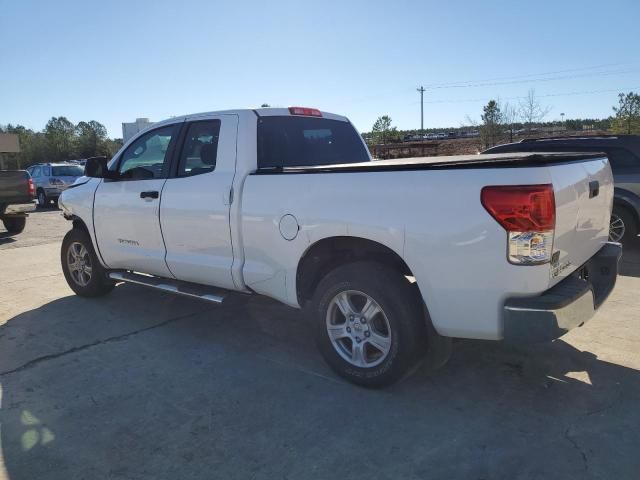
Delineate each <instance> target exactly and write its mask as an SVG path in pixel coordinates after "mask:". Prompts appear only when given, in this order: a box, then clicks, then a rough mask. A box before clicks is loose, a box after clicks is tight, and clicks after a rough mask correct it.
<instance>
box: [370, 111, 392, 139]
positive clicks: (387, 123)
mask: <svg viewBox="0 0 640 480" xmlns="http://www.w3.org/2000/svg"><path fill="white" fill-rule="evenodd" d="M371 135H372V137H373V140H374V141H375V142H376V143H387V140H389V139H390V138H392V137H397V136H398V129H397V128H396V127H392V126H391V117H389V115H383V116H382V117H378V119H377V120H376V122H375V123H374V124H373V128H372V129H371Z"/></svg>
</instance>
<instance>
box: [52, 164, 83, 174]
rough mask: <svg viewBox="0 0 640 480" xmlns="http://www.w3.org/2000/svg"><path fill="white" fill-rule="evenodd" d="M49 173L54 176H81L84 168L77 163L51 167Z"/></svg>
mask: <svg viewBox="0 0 640 480" xmlns="http://www.w3.org/2000/svg"><path fill="white" fill-rule="evenodd" d="M51 175H53V176H54V177H81V176H82V175H84V168H83V167H81V166H79V165H64V166H61V167H51Z"/></svg>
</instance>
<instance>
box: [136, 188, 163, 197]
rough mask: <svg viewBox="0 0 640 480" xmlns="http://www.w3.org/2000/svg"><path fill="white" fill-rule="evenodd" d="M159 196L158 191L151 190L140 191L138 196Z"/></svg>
mask: <svg viewBox="0 0 640 480" xmlns="http://www.w3.org/2000/svg"><path fill="white" fill-rule="evenodd" d="M159 196H160V193H159V192H157V191H155V190H154V191H151V192H140V198H158V197H159Z"/></svg>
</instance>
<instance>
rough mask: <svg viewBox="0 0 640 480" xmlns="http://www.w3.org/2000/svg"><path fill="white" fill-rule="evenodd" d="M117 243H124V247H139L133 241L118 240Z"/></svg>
mask: <svg viewBox="0 0 640 480" xmlns="http://www.w3.org/2000/svg"><path fill="white" fill-rule="evenodd" d="M118 242H120V243H124V244H126V245H131V246H132V247H139V246H140V244H139V243H138V242H136V241H135V240H127V239H125V238H119V239H118Z"/></svg>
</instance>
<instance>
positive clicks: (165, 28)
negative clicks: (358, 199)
mask: <svg viewBox="0 0 640 480" xmlns="http://www.w3.org/2000/svg"><path fill="white" fill-rule="evenodd" d="M639 47H640V2H638V1H637V0H627V1H624V0H609V1H607V2H603V1H601V0H600V1H598V0H583V1H565V0H563V1H560V0H556V1H543V0H539V1H535V2H524V1H522V2H518V1H513V0H512V1H504V2H503V1H488V0H487V1H477V0H459V1H455V2H444V1H427V0H425V1H399V0H397V1H395V2H389V1H385V2H376V1H368V2H366V1H349V0H342V1H329V0H325V1H313V2H307V1H303V0H298V1H277V0H269V1H239V0H236V1H206V0H182V1H179V2H176V1H165V0H154V1H147V2H143V1H135V0H129V1H91V0H82V1H79V0H57V1H55V2H49V1H40V2H35V1H29V0H21V1H9V0H7V1H5V2H3V4H2V8H0V124H6V123H20V124H23V125H26V126H28V127H31V128H34V129H41V128H42V127H43V126H44V124H45V123H46V121H47V120H48V119H49V118H50V117H51V116H54V115H55V116H57V115H64V116H67V117H68V118H69V119H70V120H71V121H73V122H78V121H80V120H98V121H100V122H102V123H103V124H105V125H106V126H107V129H108V132H109V135H110V136H112V137H120V136H121V135H122V134H121V122H123V121H132V120H134V119H135V118H136V117H149V118H151V119H152V120H156V121H157V120H161V119H164V118H167V117H170V116H173V115H180V114H184V113H193V112H200V111H209V110H220V109H228V108H244V107H255V106H259V105H260V104H261V103H265V102H266V103H269V104H271V105H273V106H290V105H302V106H311V107H317V108H320V109H322V110H326V111H332V112H336V113H341V114H345V115H347V116H349V117H350V118H351V119H352V121H353V122H354V124H355V125H356V127H358V129H360V130H362V131H365V130H369V129H370V127H371V125H372V124H373V122H374V121H375V119H376V117H378V116H379V115H383V114H388V115H390V116H391V118H392V119H393V123H394V125H396V126H398V127H399V128H401V129H408V128H417V127H419V126H420V104H419V94H418V93H417V92H416V88H417V87H418V86H419V85H424V86H425V87H426V88H427V91H426V92H425V127H446V126H460V125H462V124H464V123H466V121H465V119H466V117H467V115H468V116H470V117H472V118H474V119H479V115H480V111H481V108H482V105H483V104H484V103H486V101H487V100H489V99H491V98H501V99H502V100H508V101H510V102H512V103H517V102H518V97H522V96H524V95H526V93H527V91H528V90H529V89H530V88H535V91H536V94H537V95H538V96H540V100H541V101H542V102H543V103H544V104H545V105H548V106H550V107H551V112H550V114H549V115H548V117H547V118H548V119H551V120H554V119H559V118H560V113H561V112H564V113H565V114H566V118H573V117H605V116H608V115H610V114H611V106H612V105H613V104H614V103H615V102H616V92H618V91H629V90H632V89H635V90H640V60H639V59H638V57H639V55H638V48H639ZM456 82H457V84H458V85H460V86H455V87H454V86H453V85H452V84H454V83H456ZM461 82H462V83H461Z"/></svg>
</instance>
